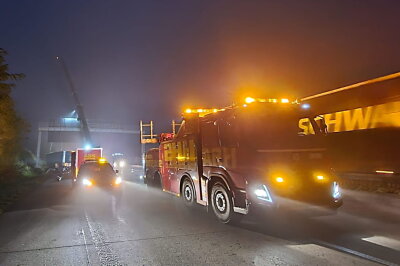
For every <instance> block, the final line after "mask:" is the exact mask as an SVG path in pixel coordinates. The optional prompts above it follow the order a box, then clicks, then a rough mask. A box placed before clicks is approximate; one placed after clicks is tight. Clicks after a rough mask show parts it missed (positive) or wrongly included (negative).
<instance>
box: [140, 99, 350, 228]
mask: <svg viewBox="0 0 400 266" xmlns="http://www.w3.org/2000/svg"><path fill="white" fill-rule="evenodd" d="M302 118H308V121H309V122H310V124H311V126H312V128H313V130H314V132H315V134H313V135H310V134H308V135H307V134H303V133H302V132H301V130H300V129H299V127H298V124H299V120H300V119H302ZM325 135H326V125H325V123H324V120H323V118H321V117H315V116H314V115H313V114H312V113H309V110H306V109H302V108H301V107H300V105H299V104H297V103H293V104H292V103H291V102H290V101H289V100H288V99H254V98H251V97H248V98H246V101H245V103H244V104H243V105H242V104H240V105H234V106H230V107H226V108H223V109H187V110H186V111H185V112H184V114H183V121H182V123H181V126H180V129H179V131H178V133H177V134H176V135H171V134H170V135H169V137H168V138H165V137H164V138H163V139H162V140H161V141H160V146H159V149H158V163H159V164H158V168H157V171H154V162H151V160H153V159H154V156H153V154H154V153H155V152H156V150H150V151H149V153H148V154H147V156H146V158H148V159H149V160H148V162H147V164H146V165H147V166H148V167H147V169H146V170H152V173H153V174H152V175H153V176H151V177H150V176H147V177H146V179H147V180H157V178H159V182H160V184H161V187H162V190H163V191H165V192H169V193H171V194H174V195H176V196H178V197H181V198H182V200H183V202H184V203H185V205H187V206H193V205H194V204H196V203H197V204H200V205H203V206H207V207H209V208H211V209H212V210H213V212H214V214H215V216H216V217H217V218H218V219H219V220H220V221H221V222H223V223H229V222H231V221H234V220H236V219H237V218H240V217H241V215H244V214H247V213H249V211H250V210H252V209H259V207H260V208H261V209H263V208H267V209H275V208H283V207H289V208H291V207H296V208H297V207H298V206H301V207H305V208H307V207H310V206H311V207H313V206H325V207H327V208H330V209H336V208H338V207H340V206H341V204H342V198H341V193H340V189H339V184H338V183H337V181H336V177H335V175H334V173H333V172H332V170H331V168H330V165H329V160H328V158H327V155H326V149H325V147H324V137H325ZM150 165H151V166H153V169H150V168H151V167H149V166H150ZM149 174H150V172H149Z"/></svg>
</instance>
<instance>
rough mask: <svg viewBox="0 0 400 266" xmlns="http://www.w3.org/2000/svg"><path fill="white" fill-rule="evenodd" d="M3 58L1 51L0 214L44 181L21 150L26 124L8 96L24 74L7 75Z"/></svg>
mask: <svg viewBox="0 0 400 266" xmlns="http://www.w3.org/2000/svg"><path fill="white" fill-rule="evenodd" d="M6 55H7V52H6V51H5V50H4V49H1V48H0V213H1V212H3V211H4V210H5V209H6V208H7V206H9V205H10V204H11V203H12V202H14V201H15V200H16V199H17V198H18V196H19V195H20V194H21V193H23V192H25V191H27V190H29V189H30V188H31V187H32V186H33V185H34V184H37V183H40V182H42V179H43V177H42V171H41V170H40V169H36V168H35V167H34V157H33V155H32V153H30V152H29V151H26V150H24V149H23V147H22V139H23V136H24V135H25V134H26V133H27V132H28V125H27V123H26V122H25V121H24V120H23V119H22V118H20V117H19V116H18V114H17V112H16V110H15V108H14V100H13V99H12V97H11V92H12V89H13V88H14V87H15V81H17V80H20V79H22V78H24V76H25V75H24V74H13V73H10V72H9V69H8V64H7V63H6V60H5V56H6Z"/></svg>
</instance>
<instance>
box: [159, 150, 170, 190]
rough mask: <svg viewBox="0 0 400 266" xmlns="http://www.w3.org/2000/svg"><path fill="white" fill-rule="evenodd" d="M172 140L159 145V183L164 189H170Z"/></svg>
mask: <svg viewBox="0 0 400 266" xmlns="http://www.w3.org/2000/svg"><path fill="white" fill-rule="evenodd" d="M172 145H173V143H172V142H166V143H162V144H161V145H160V154H159V156H160V172H161V185H162V189H163V190H165V191H171V177H170V175H171V170H172V167H171V166H172V163H173V159H172V156H173V151H172Z"/></svg>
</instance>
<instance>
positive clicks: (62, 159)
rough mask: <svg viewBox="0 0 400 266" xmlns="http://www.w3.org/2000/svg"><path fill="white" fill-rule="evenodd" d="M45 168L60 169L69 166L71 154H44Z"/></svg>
mask: <svg viewBox="0 0 400 266" xmlns="http://www.w3.org/2000/svg"><path fill="white" fill-rule="evenodd" d="M46 166H47V167H49V168H56V167H59V168H62V167H70V166H71V152H70V151H57V152H51V153H48V154H46Z"/></svg>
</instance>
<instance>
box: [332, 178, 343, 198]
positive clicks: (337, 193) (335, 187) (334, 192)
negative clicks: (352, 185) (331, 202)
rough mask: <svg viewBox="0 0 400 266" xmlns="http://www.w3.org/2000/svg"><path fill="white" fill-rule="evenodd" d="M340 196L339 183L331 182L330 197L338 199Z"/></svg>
mask: <svg viewBox="0 0 400 266" xmlns="http://www.w3.org/2000/svg"><path fill="white" fill-rule="evenodd" d="M341 196H342V193H340V188H339V183H338V182H333V187H332V197H333V198H334V199H339V198H340V197H341Z"/></svg>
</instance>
